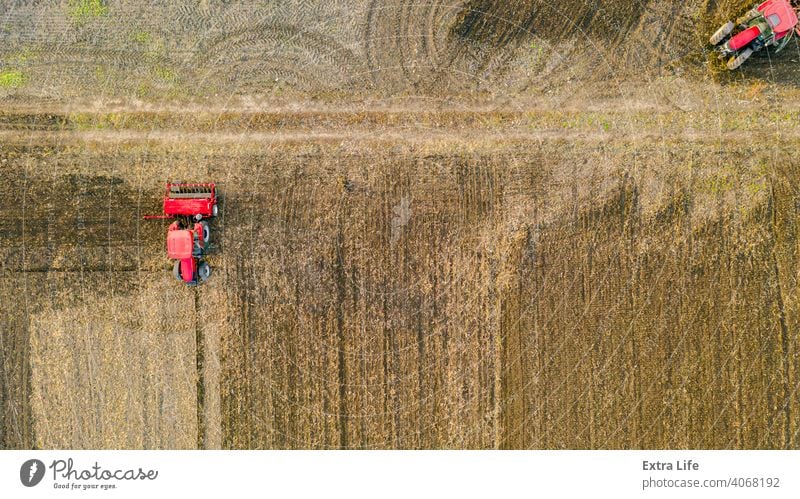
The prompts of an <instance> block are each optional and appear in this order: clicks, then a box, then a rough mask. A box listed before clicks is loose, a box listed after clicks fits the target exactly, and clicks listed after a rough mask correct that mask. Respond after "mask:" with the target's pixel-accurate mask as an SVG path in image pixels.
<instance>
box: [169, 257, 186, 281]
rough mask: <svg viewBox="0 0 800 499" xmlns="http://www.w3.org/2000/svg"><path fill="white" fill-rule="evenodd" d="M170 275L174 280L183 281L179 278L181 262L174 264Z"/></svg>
mask: <svg viewBox="0 0 800 499" xmlns="http://www.w3.org/2000/svg"><path fill="white" fill-rule="evenodd" d="M172 275H174V276H175V279H177V280H179V281H183V278H182V277H181V262H177V261H176V262H175V265H174V266H173V267H172Z"/></svg>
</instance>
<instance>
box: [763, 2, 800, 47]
mask: <svg viewBox="0 0 800 499" xmlns="http://www.w3.org/2000/svg"><path fill="white" fill-rule="evenodd" d="M758 10H759V11H760V12H761V14H762V15H763V16H764V19H766V20H767V24H769V27H770V28H772V31H774V32H775V35H776V37H777V38H783V36H786V34H788V33H790V32H791V31H792V29H794V27H795V26H797V13H796V12H795V11H794V8H792V5H791V3H789V2H788V1H787V0H769V1H767V2H764V3H762V4H761V5H759V6H758Z"/></svg>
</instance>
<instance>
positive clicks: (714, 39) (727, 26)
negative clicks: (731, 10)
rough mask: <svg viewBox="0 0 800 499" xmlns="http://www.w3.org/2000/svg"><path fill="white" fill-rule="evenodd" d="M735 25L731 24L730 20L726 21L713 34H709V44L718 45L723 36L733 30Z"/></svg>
mask: <svg viewBox="0 0 800 499" xmlns="http://www.w3.org/2000/svg"><path fill="white" fill-rule="evenodd" d="M735 27H736V25H735V24H733V22H732V21H728V22H727V23H725V24H724V25H723V26H722V27H721V28H720V29H718V30H717V31H716V32H715V33H714V34H713V35H711V38H709V40H708V41H709V42H711V45H719V44H720V43H721V42H722V40H724V39H725V37H727V36H728V35H730V34H731V33H732V32H733V28H735Z"/></svg>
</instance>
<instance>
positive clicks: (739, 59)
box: [728, 49, 753, 71]
mask: <svg viewBox="0 0 800 499" xmlns="http://www.w3.org/2000/svg"><path fill="white" fill-rule="evenodd" d="M751 55H753V49H744V50H743V51H741V52H740V53H739V55H737V56H736V57H731V59H730V60H729V61H728V69H729V70H731V71H733V70H734V69H739V67H740V66H741V65H742V64H744V61H746V60H747V59H749V58H750V56H751Z"/></svg>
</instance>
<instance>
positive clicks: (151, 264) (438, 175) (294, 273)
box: [0, 0, 800, 449]
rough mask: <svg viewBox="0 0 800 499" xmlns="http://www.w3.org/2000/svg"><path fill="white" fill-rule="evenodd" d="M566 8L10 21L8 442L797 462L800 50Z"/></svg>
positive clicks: (162, 13)
mask: <svg viewBox="0 0 800 499" xmlns="http://www.w3.org/2000/svg"><path fill="white" fill-rule="evenodd" d="M557 4H558V5H555V4H554V3H553V2H542V1H539V0H514V1H510V2H499V1H497V2H496V1H491V0H453V1H449V0H445V1H440V0H430V1H421V2H411V1H405V0H398V1H393V2H377V1H374V0H370V1H367V0H346V1H331V0H325V1H319V2H306V1H301V0H286V1H282V2H233V3H227V2H183V1H177V2H166V3H160V4H158V5H156V4H153V3H145V2H141V1H135V0H131V1H125V2H101V1H89V0H86V1H74V2H73V1H70V2H62V3H59V4H53V3H41V2H24V1H23V2H20V1H11V2H9V1H2V0H0V42H2V43H0V178H2V179H3V181H2V187H1V189H2V191H1V192H2V196H0V304H2V306H3V308H2V310H3V312H2V313H0V353H1V355H0V395H1V396H2V400H0V446H1V447H3V448H195V447H200V448H219V447H222V448H233V449H258V448H281V449H282V448H381V449H382V448H457V449H464V448H514V449H520V448H523V449H527V448H542V449H561V448H573V449H574V448H603V449H607V448H623V449H639V448H748V449H750V448H758V449H760V448H767V449H781V448H798V446H800V441H799V439H800V417H799V416H800V392H799V390H798V389H799V388H800V361H798V358H800V357H799V355H800V333H798V331H800V328H799V326H800V301H798V296H800V294H798V292H799V291H800V289H798V286H800V239H798V235H799V234H798V220H800V218H799V217H800V191H798V189H797V185H798V182H799V181H800V174H798V172H799V171H800V169H798V164H797V160H796V158H795V155H794V151H795V150H796V149H797V146H798V145H800V126H799V125H798V123H800V122H799V121H798V118H800V105H798V104H797V102H798V99H797V97H798V94H800V91H799V90H798V89H797V88H796V87H797V84H798V83H800V71H798V68H800V62H799V61H800V46H798V45H797V43H796V42H795V41H792V42H791V43H790V45H789V47H788V48H787V49H786V50H785V51H784V52H782V53H781V54H777V55H776V54H766V53H765V54H759V55H756V56H754V59H753V60H752V61H750V62H748V64H747V66H746V67H745V68H744V69H743V70H742V71H737V72H735V73H725V72H723V70H722V64H721V63H720V62H719V61H717V60H716V59H715V56H714V55H713V54H712V53H711V50H710V49H709V47H707V46H706V40H707V37H708V36H709V34H710V33H712V32H713V31H714V30H715V29H716V27H717V26H718V25H719V24H721V23H722V22H724V21H725V20H727V19H729V18H733V17H736V16H738V15H739V14H741V13H742V12H743V11H744V10H746V9H747V8H748V7H749V3H748V2H741V1H733V0H730V1H728V0H725V1H719V2H715V1H701V0H697V1H682V2H677V1H644V2H621V1H620V2H617V1H610V2H609V1H605V2H586V1H582V2H577V1H565V2H560V3H557ZM81 7H85V8H81ZM168 180H186V181H215V182H217V183H218V189H219V192H220V194H221V201H220V216H219V217H218V218H216V219H215V220H213V221H212V241H213V251H212V253H211V255H210V256H209V263H210V264H211V266H212V268H213V276H212V278H211V279H210V280H209V282H208V283H206V284H205V285H203V286H200V287H197V288H187V287H185V286H183V285H181V284H180V283H178V282H176V281H175V280H174V278H173V277H172V273H171V264H170V262H169V261H168V260H167V259H166V255H165V252H164V232H165V230H166V223H164V222H163V221H152V220H148V221H145V220H143V219H142V216H143V215H146V214H157V213H159V210H160V200H161V195H162V190H163V184H164V182H166V181H168Z"/></svg>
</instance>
